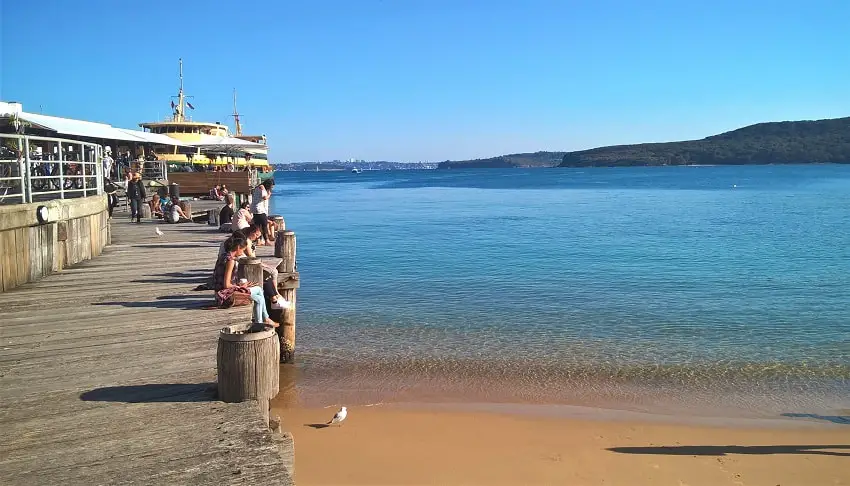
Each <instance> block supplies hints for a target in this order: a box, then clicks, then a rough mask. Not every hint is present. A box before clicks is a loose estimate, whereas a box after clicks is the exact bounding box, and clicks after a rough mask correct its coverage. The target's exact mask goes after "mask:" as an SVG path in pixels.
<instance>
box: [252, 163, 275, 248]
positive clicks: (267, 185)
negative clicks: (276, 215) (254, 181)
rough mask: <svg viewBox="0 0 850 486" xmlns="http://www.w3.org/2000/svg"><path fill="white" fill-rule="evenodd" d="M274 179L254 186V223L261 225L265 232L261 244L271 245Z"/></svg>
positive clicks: (261, 229)
mask: <svg viewBox="0 0 850 486" xmlns="http://www.w3.org/2000/svg"><path fill="white" fill-rule="evenodd" d="M273 186H274V181H273V180H271V179H266V180H264V181H263V183H262V184H260V185H258V186H257V187H255V188H254V194H253V197H252V198H251V212H252V213H254V223H256V224H257V226H259V227H260V231H262V233H263V241H262V242H261V243H259V244H260V245H264V246H265V245H271V243H269V198H270V197H272V187H273Z"/></svg>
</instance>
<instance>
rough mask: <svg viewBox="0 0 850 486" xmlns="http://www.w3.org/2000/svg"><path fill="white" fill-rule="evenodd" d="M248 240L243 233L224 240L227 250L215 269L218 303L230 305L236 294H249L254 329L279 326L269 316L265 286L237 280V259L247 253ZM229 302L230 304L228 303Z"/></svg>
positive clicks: (214, 287)
mask: <svg viewBox="0 0 850 486" xmlns="http://www.w3.org/2000/svg"><path fill="white" fill-rule="evenodd" d="M247 247H248V240H247V239H246V238H245V237H244V236H242V235H239V234H237V235H232V236H230V237H229V238H227V240H225V242H224V249H225V252H224V253H223V254H219V256H218V259H217V260H216V262H215V270H213V290H215V299H216V303H217V304H218V305H219V306H220V307H229V306H230V305H232V304H233V301H234V300H235V296H234V294H236V293H241V294H248V295H249V296H250V298H251V300H252V301H253V303H254V312H253V326H252V329H256V328H262V327H263V325H266V326H271V327H278V326H279V324H278V323H276V322H275V321H273V320H271V319H270V318H269V313H268V310H267V309H266V302H265V299H263V288H262V287H260V283H259V282H247V283H244V284H238V283H237V281H236V260H237V259H238V258H239V257H240V256H242V255H243V254H244V253H245V248H247ZM228 303H229V305H228Z"/></svg>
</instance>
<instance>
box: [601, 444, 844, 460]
mask: <svg viewBox="0 0 850 486" xmlns="http://www.w3.org/2000/svg"><path fill="white" fill-rule="evenodd" d="M825 449H847V450H850V445H834V444H833V445H808V444H807V445H769V446H734V445H727V446H708V445H706V446H669V447H666V446H660V447H611V448H608V449H607V450H609V451H611V452H619V453H621V454H664V455H671V456H725V455H727V454H817V455H822V456H846V457H850V452H837V451H834V450H833V451H831V450H825Z"/></svg>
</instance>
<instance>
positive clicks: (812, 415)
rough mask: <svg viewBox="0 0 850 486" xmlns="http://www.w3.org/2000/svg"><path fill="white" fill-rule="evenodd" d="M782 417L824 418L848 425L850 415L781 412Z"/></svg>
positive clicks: (849, 423)
mask: <svg viewBox="0 0 850 486" xmlns="http://www.w3.org/2000/svg"><path fill="white" fill-rule="evenodd" d="M782 416H783V417H792V418H809V419H816V420H825V421H827V422H832V423H834V424H840V425H850V415H818V414H816V413H783V414H782Z"/></svg>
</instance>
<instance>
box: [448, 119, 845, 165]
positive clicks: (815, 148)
mask: <svg viewBox="0 0 850 486" xmlns="http://www.w3.org/2000/svg"><path fill="white" fill-rule="evenodd" d="M797 163H801V164H803V163H813V164H817V163H836V164H847V163H850V117H847V118H833V119H827V120H812V121H784V122H770V123H758V124H755V125H750V126H747V127H744V128H739V129H737V130H732V131H730V132H725V133H721V134H719V135H713V136H710V137H707V138H704V139H701V140H687V141H682V142H662V143H642V144H635V145H614V146H610V147H599V148H594V149H590V150H580V151H576V152H535V153H526V154H512V155H502V156H499V157H492V158H489V159H476V160H460V161H448V160H447V161H445V162H440V164H439V166H438V168H439V169H459V168H485V167H486V168H511V167H625V166H663V165H748V164H753V165H755V164H797Z"/></svg>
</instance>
